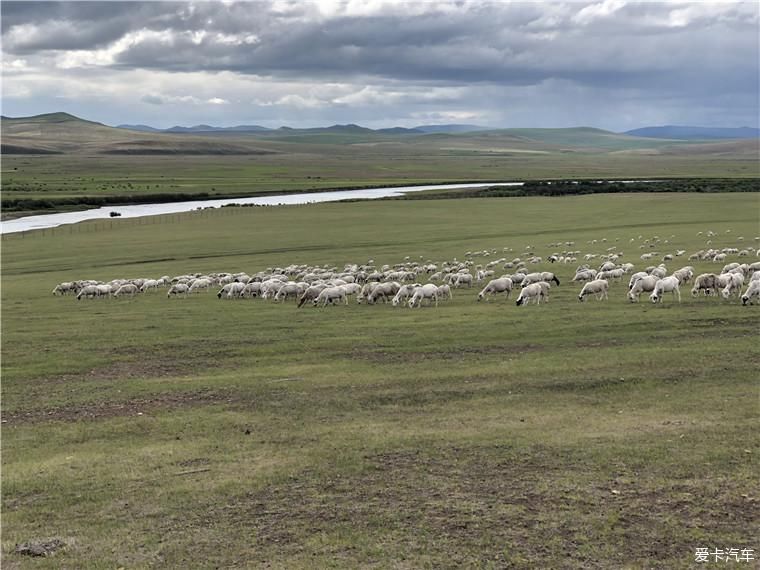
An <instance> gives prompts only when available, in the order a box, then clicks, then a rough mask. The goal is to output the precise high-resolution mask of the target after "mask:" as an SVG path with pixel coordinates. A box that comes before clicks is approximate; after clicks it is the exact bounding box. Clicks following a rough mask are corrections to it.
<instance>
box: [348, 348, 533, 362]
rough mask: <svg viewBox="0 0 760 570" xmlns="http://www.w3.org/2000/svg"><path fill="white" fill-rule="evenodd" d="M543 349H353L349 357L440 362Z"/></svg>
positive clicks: (386, 360) (383, 360)
mask: <svg viewBox="0 0 760 570" xmlns="http://www.w3.org/2000/svg"><path fill="white" fill-rule="evenodd" d="M540 350H543V347H542V346H540V345H535V344H524V345H508V346H483V347H477V346H472V347H462V348H457V349H454V350H427V351H425V350H416V351H390V350H364V349H354V350H353V351H352V352H351V358H353V359H356V360H365V361H368V362H373V363H378V364H406V363H414V362H440V361H452V360H468V359H477V358H479V357H482V356H485V355H497V356H499V355H501V356H516V355H520V354H525V353H528V352H536V351H540Z"/></svg>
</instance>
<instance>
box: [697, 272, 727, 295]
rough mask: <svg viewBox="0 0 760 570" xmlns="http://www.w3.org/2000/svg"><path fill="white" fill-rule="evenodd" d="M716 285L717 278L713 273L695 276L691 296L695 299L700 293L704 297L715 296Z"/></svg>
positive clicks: (716, 291)
mask: <svg viewBox="0 0 760 570" xmlns="http://www.w3.org/2000/svg"><path fill="white" fill-rule="evenodd" d="M718 285H719V283H718V276H717V275H715V273H702V274H701V275H697V277H696V278H695V279H694V287H692V289H691V296H692V297H696V296H697V295H699V293H700V292H704V294H705V295H717V294H718V288H719V287H718ZM724 287H725V285H724Z"/></svg>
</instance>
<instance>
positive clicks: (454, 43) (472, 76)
mask: <svg viewBox="0 0 760 570" xmlns="http://www.w3.org/2000/svg"><path fill="white" fill-rule="evenodd" d="M375 4H377V3H374V2H371V1H368V2H363V3H362V2H352V3H342V4H341V3H337V4H336V3H329V2H328V3H325V4H320V3H311V2H295V1H291V2H287V1H282V0H274V1H273V2H271V3H265V2H250V3H217V2H200V3H182V2H134V3H132V2H61V3H33V2H3V3H2V29H3V48H4V51H5V58H6V60H9V59H13V58H22V59H23V62H24V64H29V65H30V66H37V68H38V69H43V72H44V68H45V67H46V66H48V67H50V69H51V70H52V69H56V68H57V69H58V70H60V69H65V70H67V73H68V74H70V75H71V76H72V77H73V76H75V75H77V73H80V70H84V69H87V68H92V67H93V66H96V67H98V68H99V69H103V70H110V71H112V72H114V73H125V72H130V71H134V70H142V71H146V70H147V71H151V72H154V73H185V74H190V73H207V74H215V73H222V72H232V73H234V74H236V75H238V76H242V77H251V78H264V79H267V80H271V81H280V82H296V81H298V82H302V83H309V82H312V83H313V84H314V85H319V84H323V83H326V82H336V83H338V82H339V83H342V84H355V85H356V89H357V90H359V89H362V88H363V87H365V86H366V85H368V84H373V85H375V86H382V85H385V84H388V83H394V84H397V83H402V84H404V85H407V86H409V87H411V88H421V89H424V88H425V86H426V85H427V86H464V87H469V88H470V91H471V92H470V94H469V95H468V97H469V102H470V104H471V105H473V104H474V103H475V101H476V99H477V97H476V96H475V95H474V91H476V90H477V88H476V86H478V85H480V86H482V88H481V89H483V90H487V92H488V93H489V94H491V95H492V96H493V95H494V93H495V91H494V89H497V90H498V88H499V87H502V88H503V89H504V93H505V94H506V93H507V91H509V90H510V89H513V90H516V91H514V92H518V93H519V92H523V91H522V88H527V87H531V86H535V87H540V86H543V87H544V89H548V87H547V86H548V85H576V86H580V87H583V88H586V89H597V90H600V92H601V91H604V93H606V94H607V96H609V97H616V96H620V97H623V96H624V95H625V91H626V90H627V91H636V92H637V93H639V94H640V96H641V97H642V99H644V100H646V99H648V97H649V95H652V94H654V97H653V99H654V100H656V99H658V98H659V99H660V100H661V101H662V102H663V105H671V106H676V105H677V104H678V103H676V101H677V100H680V102H681V103H683V104H689V103H688V102H692V103H693V102H694V101H695V100H697V99H699V100H700V104H701V103H704V104H705V105H707V104H708V101H707V99H708V98H712V99H718V98H723V100H725V97H726V95H727V94H728V95H730V94H734V95H735V96H736V101H737V103H738V102H741V104H742V105H745V103H744V102H746V101H747V100H756V98H757V96H756V94H757V85H758V81H760V77H758V57H759V55H758V11H760V5H758V4H757V3H754V2H750V3H736V4H726V3H722V4H704V3H675V2H670V3H654V2H641V3H626V2H623V1H618V0H604V1H597V2H594V1H589V2H584V3H581V2H570V3H547V2H543V3H539V2H530V3H509V4H507V3H502V2H498V3H486V2H457V3H455V2H445V3H437V4H434V3H423V2H412V3H408V2H407V3H395V4H394V3H393V2H391V3H389V4H387V5H380V4H378V5H375ZM19 66H21V64H19ZM379 88H380V87H379ZM394 89H397V87H394ZM293 95H294V96H293V97H290V98H289V99H288V101H294V100H298V101H300V102H302V103H303V102H304V101H306V99H307V98H308V97H307V95H308V94H306V95H305V94H302V93H294V94H293ZM753 95H754V97H753ZM463 96H464V95H463ZM579 97H580V95H579ZM505 98H506V99H508V97H506V95H505ZM138 99H141V100H142V101H143V102H145V103H149V104H153V105H155V104H157V103H158V102H159V101H161V102H163V101H165V100H167V99H165V98H162V97H160V96H159V94H157V93H140V94H139V96H138ZM206 99H207V98H206ZM370 99H371V98H369V97H365V98H364V99H362V98H358V99H357V100H367V101H368V100H370ZM412 99H413V98H412ZM173 100H174V101H180V100H182V98H181V97H180V96H175V98H174V99H173ZM204 100H205V99H204ZM374 100H375V101H382V96H381V95H380V94H378V95H377V97H375V98H374ZM396 100H398V101H401V100H402V98H401V97H398V98H397V99H396ZM461 103H462V104H463V106H466V102H465V101H461ZM480 103H481V102H480V101H479V102H478V104H480ZM580 103H582V101H577V102H576V101H573V102H570V104H572V105H577V104H580ZM267 104H272V103H271V102H270V103H267ZM304 104H305V103H304ZM310 104H311V103H310ZM319 104H320V103H319V102H318V101H317V102H313V105H314V107H316V106H319ZM326 104H328V105H329V104H330V102H329V101H327V103H326ZM653 104H654V103H653ZM338 105H340V103H338ZM745 106H746V105H745ZM756 107H757V105H756V104H755V108H756Z"/></svg>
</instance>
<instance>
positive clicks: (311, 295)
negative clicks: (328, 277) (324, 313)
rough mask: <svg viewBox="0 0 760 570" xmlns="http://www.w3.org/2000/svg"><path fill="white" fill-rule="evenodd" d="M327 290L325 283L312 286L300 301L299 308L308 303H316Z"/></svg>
mask: <svg viewBox="0 0 760 570" xmlns="http://www.w3.org/2000/svg"><path fill="white" fill-rule="evenodd" d="M325 289H327V285H326V284H324V283H317V284H315V285H311V286H310V287H308V288H307V289H306V290H305V291H304V292H303V295H301V297H300V298H299V299H298V307H299V308H300V307H302V306H303V305H304V303H307V302H308V301H312V302H313V301H314V300H315V299H317V297H319V294H320V293H321V292H322V291H324V290H325Z"/></svg>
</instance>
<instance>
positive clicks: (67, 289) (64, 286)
mask: <svg viewBox="0 0 760 570" xmlns="http://www.w3.org/2000/svg"><path fill="white" fill-rule="evenodd" d="M74 292H76V285H75V284H74V283H71V282H68V281H65V282H63V283H59V284H58V285H56V286H55V289H53V295H68V294H69V293H74Z"/></svg>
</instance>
